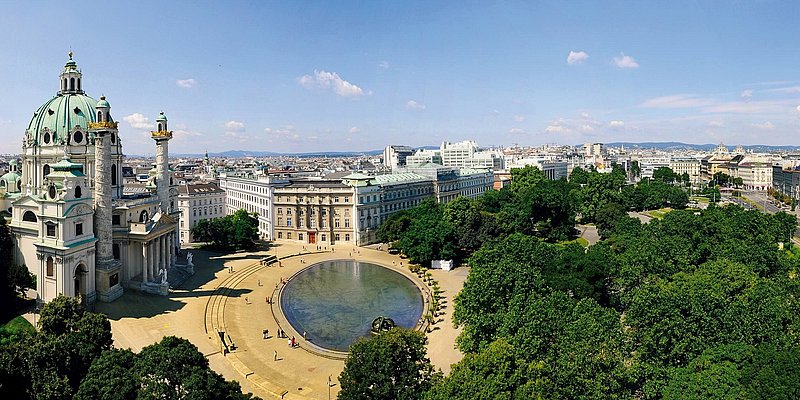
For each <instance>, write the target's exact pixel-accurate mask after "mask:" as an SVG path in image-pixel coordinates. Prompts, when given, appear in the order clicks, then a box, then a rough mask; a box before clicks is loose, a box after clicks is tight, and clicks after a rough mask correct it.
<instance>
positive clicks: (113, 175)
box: [111, 164, 117, 186]
mask: <svg viewBox="0 0 800 400" xmlns="http://www.w3.org/2000/svg"><path fill="white" fill-rule="evenodd" d="M111 185H112V186H116V185H117V164H111Z"/></svg>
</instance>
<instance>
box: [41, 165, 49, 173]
mask: <svg viewBox="0 0 800 400" xmlns="http://www.w3.org/2000/svg"><path fill="white" fill-rule="evenodd" d="M42 175H44V176H47V175H50V165H48V164H45V165H44V167H42Z"/></svg>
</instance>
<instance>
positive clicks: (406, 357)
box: [339, 328, 439, 400]
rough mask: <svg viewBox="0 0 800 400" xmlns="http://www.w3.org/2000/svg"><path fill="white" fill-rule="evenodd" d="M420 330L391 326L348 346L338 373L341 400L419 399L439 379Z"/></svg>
mask: <svg viewBox="0 0 800 400" xmlns="http://www.w3.org/2000/svg"><path fill="white" fill-rule="evenodd" d="M426 341H427V339H426V338H425V335H423V334H422V333H421V332H417V331H412V330H407V329H400V328H394V329H392V330H390V331H389V332H385V333H381V334H379V335H376V336H373V337H372V338H369V339H362V340H359V341H357V342H356V343H354V344H353V345H352V346H351V347H350V354H349V355H348V356H347V360H345V363H344V370H342V373H341V375H340V376H339V382H340V383H341V385H342V387H341V391H340V392H339V399H340V400H369V399H376V400H389V399H398V400H407V399H421V398H422V397H423V395H424V394H425V392H426V391H427V390H428V389H429V388H430V386H431V385H432V383H433V382H434V381H436V380H437V379H439V376H438V374H437V373H435V372H434V370H433V366H432V365H431V363H430V360H428V358H427V356H426V351H425V343H426Z"/></svg>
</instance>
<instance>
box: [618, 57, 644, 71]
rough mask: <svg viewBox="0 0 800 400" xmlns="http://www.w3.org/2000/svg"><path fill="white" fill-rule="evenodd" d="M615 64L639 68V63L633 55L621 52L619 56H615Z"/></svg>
mask: <svg viewBox="0 0 800 400" xmlns="http://www.w3.org/2000/svg"><path fill="white" fill-rule="evenodd" d="M613 61H614V65H616V66H617V68H620V69H632V68H639V63H638V62H637V61H636V60H634V59H633V57H631V56H626V55H625V54H620V55H619V56H618V57H614V60H613Z"/></svg>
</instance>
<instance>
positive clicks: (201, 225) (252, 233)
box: [192, 209, 258, 250]
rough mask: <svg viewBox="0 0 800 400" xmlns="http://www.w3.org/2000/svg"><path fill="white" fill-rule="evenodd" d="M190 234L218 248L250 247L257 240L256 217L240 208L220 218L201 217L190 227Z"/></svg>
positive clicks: (238, 248) (195, 238)
mask: <svg viewBox="0 0 800 400" xmlns="http://www.w3.org/2000/svg"><path fill="white" fill-rule="evenodd" d="M192 236H193V237H194V240H195V241H198V242H206V243H209V244H210V245H211V246H212V247H214V248H218V249H223V250H247V249H252V248H253V247H255V245H256V241H257V240H258V218H257V215H255V214H249V213H248V212H247V211H245V210H243V209H240V210H237V211H236V212H235V213H233V214H231V215H226V216H224V217H221V218H213V219H201V220H200V221H198V222H197V225H195V226H194V227H192Z"/></svg>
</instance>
